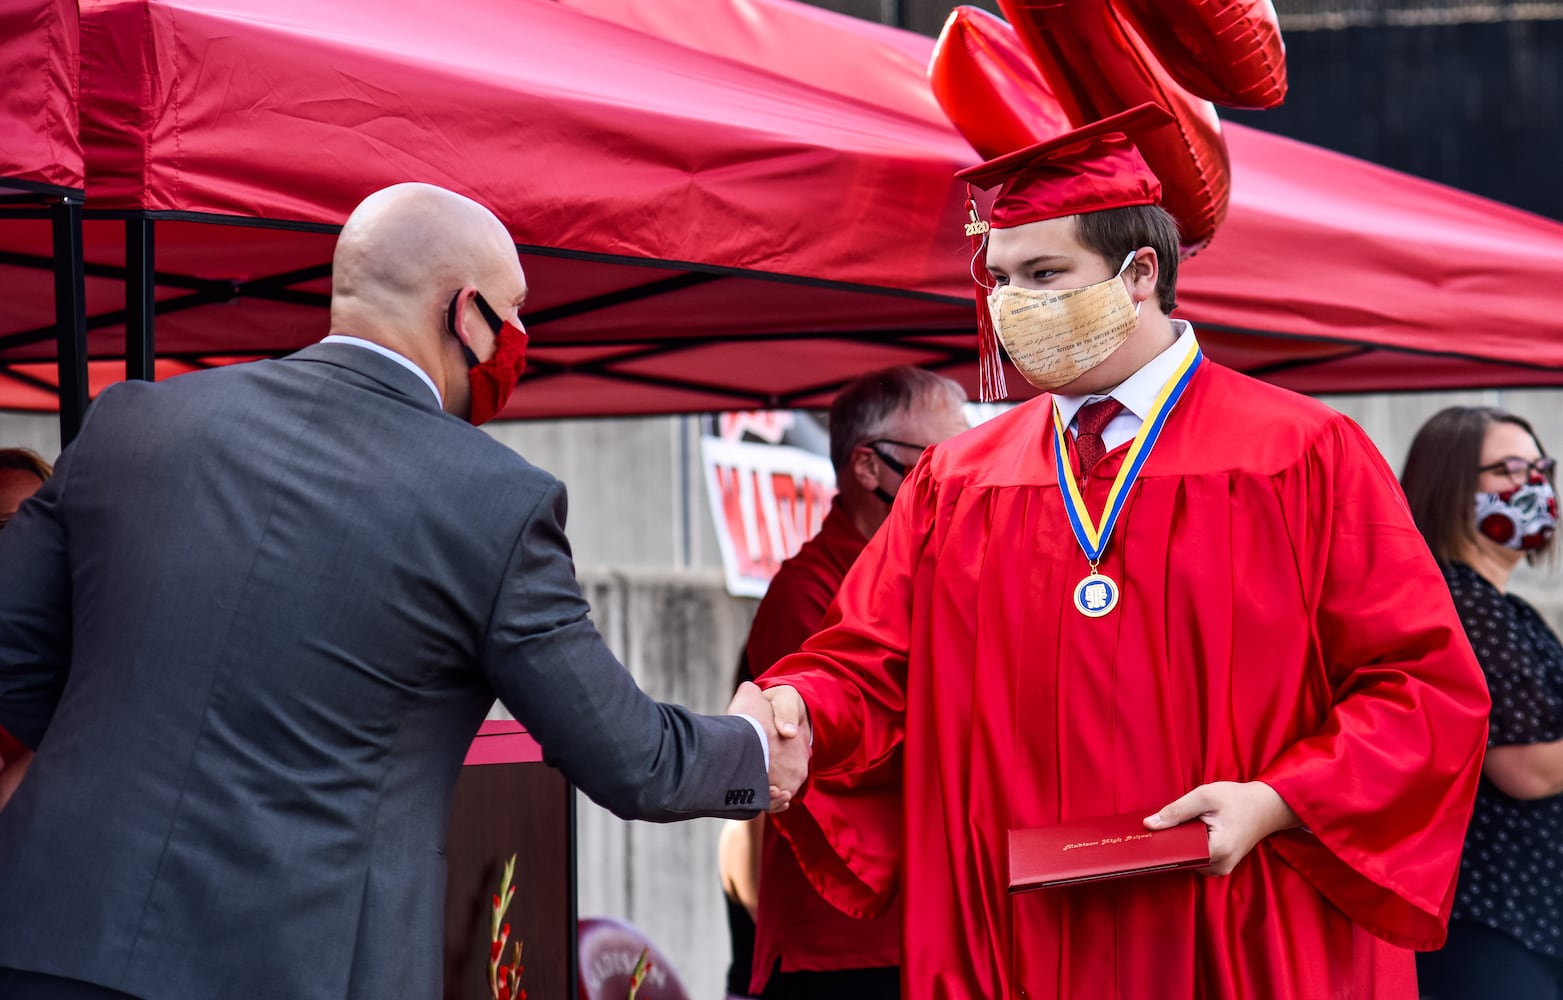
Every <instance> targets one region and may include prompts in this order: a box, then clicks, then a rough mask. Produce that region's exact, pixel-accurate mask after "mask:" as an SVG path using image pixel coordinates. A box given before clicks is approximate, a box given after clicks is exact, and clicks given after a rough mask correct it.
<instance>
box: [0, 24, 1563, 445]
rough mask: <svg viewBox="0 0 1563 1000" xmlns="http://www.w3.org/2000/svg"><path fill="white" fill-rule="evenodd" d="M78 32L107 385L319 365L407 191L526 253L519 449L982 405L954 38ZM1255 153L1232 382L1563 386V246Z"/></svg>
mask: <svg viewBox="0 0 1563 1000" xmlns="http://www.w3.org/2000/svg"><path fill="white" fill-rule="evenodd" d="M81 31H82V46H81V48H82V112H81V115H82V134H83V142H84V144H85V146H86V151H87V157H86V158H87V173H88V175H89V180H88V189H89V198H90V205H89V212H88V223H87V232H86V240H85V254H86V261H87V268H86V273H87V276H88V282H89V284H88V289H87V290H88V302H89V305H90V306H91V313H92V316H91V319H90V320H89V325H90V327H91V330H92V335H91V339H90V346H91V352H92V355H93V357H94V358H95V359H99V360H98V361H97V362H96V363H95V364H94V366H93V367H94V385H95V386H96V385H99V384H101V383H102V382H104V381H107V380H109V379H111V378H114V377H118V375H119V372H120V369H121V363H120V361H119V359H120V358H122V357H123V356H124V355H125V354H126V350H125V348H124V347H123V346H121V340H120V336H121V334H122V333H123V332H124V331H125V330H126V327H127V321H128V324H129V334H128V339H129V340H130V341H131V343H132V345H135V349H134V350H133V351H132V352H131V353H132V354H137V355H139V358H137V359H135V360H133V362H132V367H133V368H134V367H135V366H136V365H137V364H139V365H140V367H141V368H143V369H144V368H145V367H146V366H147V363H148V362H149V358H148V357H147V355H148V353H149V350H148V348H149V345H148V344H147V343H146V342H145V340H143V339H141V338H140V337H138V332H139V331H140V330H142V329H146V328H149V327H150V315H149V314H150V312H151V309H150V306H149V305H148V304H147V303H150V302H151V301H152V300H153V299H154V298H155V300H156V303H157V338H158V339H157V347H158V352H157V353H158V356H159V358H160V359H161V360H160V362H159V368H158V373H159V375H165V374H170V373H172V372H174V371H178V370H183V369H186V368H189V367H192V366H200V365H207V364H214V363H222V362H225V361H228V360H233V359H238V358H245V357H255V356H264V355H270V354H278V353H283V352H286V351H288V350H291V349H294V348H296V347H299V346H301V345H303V344H305V343H308V342H310V341H311V340H314V339H316V338H317V337H318V336H320V334H321V333H322V332H323V331H324V325H325V316H324V312H323V309H322V307H323V306H324V305H325V301H326V290H327V287H328V285H327V275H328V265H329V259H330V248H331V242H332V233H333V232H334V230H335V228H336V226H337V225H339V224H340V222H341V220H342V219H343V218H344V217H345V215H346V213H347V211H348V210H349V209H350V208H351V206H352V205H353V204H354V203H355V202H356V201H357V200H358V198H360V197H361V196H362V195H364V194H366V193H367V192H369V191H371V190H373V189H375V188H376V187H379V186H381V185H384V184H388V183H392V182H394V181H398V180H406V179H423V180H430V181H434V182H436V183H442V184H445V185H447V186H451V187H455V188H457V189H458V190H463V191H465V192H467V193H470V194H472V195H473V196H475V197H478V198H480V199H482V200H484V201H485V202H487V203H488V204H490V205H492V206H493V207H494V208H495V209H496V211H498V212H499V214H500V215H501V217H502V218H503V219H504V220H505V222H506V223H507V224H508V225H509V226H510V228H511V230H512V232H513V234H514V235H515V237H516V239H517V242H518V243H519V244H521V248H522V251H523V254H524V256H525V259H526V262H527V265H528V272H529V276H530V278H531V281H532V285H533V287H534V289H535V298H534V300H533V302H532V307H531V309H530V312H529V315H528V317H527V318H528V322H529V326H530V327H531V329H532V331H533V343H534V352H533V354H534V357H535V359H536V360H535V362H534V365H533V368H532V370H531V371H530V373H529V375H528V379H527V384H526V386H525V387H524V388H525V391H523V392H520V393H517V395H516V397H515V401H514V402H513V403H512V405H511V408H510V409H508V410H507V411H506V415H507V416H568V415H605V414H630V413H652V412H677V411H698V410H709V409H723V408H749V407H760V406H787V405H813V404H817V403H819V402H821V401H823V400H824V399H826V398H828V396H829V395H830V394H831V392H832V391H833V390H834V388H835V387H836V386H837V385H839V384H840V383H841V382H842V381H844V380H845V379H846V378H849V377H851V376H852V375H853V374H855V373H857V372H860V371H862V370H864V369H865V368H868V367H873V366H876V365H882V364H890V363H895V362H902V361H904V362H910V363H920V364H925V365H929V366H933V367H938V368H943V369H945V370H947V371H950V372H951V373H952V374H955V375H957V377H960V378H962V379H964V380H965V381H966V382H967V384H968V385H974V384H975V381H974V377H973V375H974V372H973V370H972V369H973V368H974V364H973V359H974V354H975V352H974V351H973V350H972V345H971V337H970V329H971V313H970V304H969V288H970V285H969V281H968V279H967V275H966V267H967V259H966V241H965V239H964V237H962V236H961V234H960V229H959V223H960V221H961V212H960V208H959V203H960V198H961V196H962V194H963V193H964V190H963V189H962V188H960V187H958V186H957V185H956V184H955V183H954V182H953V180H952V177H951V175H952V174H953V172H954V170H955V169H956V168H957V167H959V166H961V165H965V164H967V163H970V162H971V161H972V160H973V159H974V156H973V154H972V153H971V151H970V150H969V148H967V146H966V145H965V143H964V141H963V140H961V139H960V138H959V137H958V136H957V135H956V134H955V133H954V131H953V130H952V129H950V127H949V126H948V125H947V124H946V123H945V121H944V119H943V116H942V114H941V113H940V112H939V110H938V108H937V106H936V105H935V104H934V102H933V100H932V98H931V96H930V95H929V92H928V88H927V85H926V82H925V80H924V76H923V67H924V65H925V63H926V60H927V57H928V54H929V52H930V50H931V45H932V43H931V42H930V41H929V40H927V39H925V38H921V37H919V36H915V35H910V34H907V33H905V32H898V31H895V30H893V29H888V28H883V27H881V26H878V25H873V24H868V23H866V22H861V21H857V20H854V19H851V18H845V17H841V16H838V15H834V14H830V13H827V12H824V11H820V10H817V9H814V8H810V7H806V6H803V5H800V4H795V3H791V2H788V0H731V2H728V0H724V2H701V3H695V4H672V3H665V2H653V0H569V2H567V3H554V2H547V0H472V2H469V3H466V4H463V5H462V6H461V8H460V10H459V16H456V12H455V11H453V9H452V8H450V7H449V5H444V4H439V3H435V2H434V0H410V2H408V3H404V4H400V5H398V8H397V14H396V17H394V18H391V17H387V16H385V15H384V14H383V12H382V11H381V10H380V9H379V8H377V7H373V6H369V5H352V4H314V3H311V4H306V3H304V2H303V0H154V2H149V0H87V2H84V3H83V5H82V27H81ZM1228 133H1229V137H1230V142H1231V146H1232V153H1233V161H1234V168H1233V169H1234V193H1233V204H1232V208H1231V212H1230V215H1229V218H1228V221H1227V223H1226V226H1225V228H1224V229H1223V230H1222V231H1221V233H1220V234H1218V236H1217V238H1216V240H1215V242H1214V244H1213V245H1212V246H1211V248H1210V249H1209V250H1208V251H1206V252H1205V253H1204V254H1202V255H1201V256H1200V257H1198V258H1195V259H1194V260H1193V261H1191V262H1189V263H1188V265H1187V268H1186V271H1185V276H1184V278H1183V280H1182V282H1181V292H1182V295H1181V298H1182V299H1183V301H1184V303H1185V310H1184V314H1185V315H1187V316H1188V317H1189V318H1190V319H1193V320H1194V321H1195V322H1196V323H1198V324H1199V325H1200V326H1201V329H1202V330H1203V331H1204V336H1203V339H1204V341H1205V343H1206V344H1207V347H1208V349H1209V350H1210V353H1211V354H1212V355H1213V356H1215V357H1217V358H1218V359H1221V360H1223V361H1225V362H1227V363H1229V364H1233V365H1234V366H1236V367H1239V368H1242V369H1245V370H1249V371H1254V372H1256V373H1259V374H1261V375H1264V376H1265V377H1267V378H1270V379H1272V380H1274V381H1277V382H1281V383H1283V384H1287V385H1291V386H1294V387H1298V388H1303V389H1308V390H1313V391H1319V390H1325V389H1334V390H1369V389H1399V388H1414V387H1427V386H1441V385H1448V386H1456V385H1459V386H1472V385H1550V384H1558V383H1559V382H1560V381H1563V343H1560V342H1559V339H1558V338H1557V337H1556V336H1555V334H1556V333H1557V329H1556V326H1555V321H1554V320H1553V319H1552V317H1553V316H1554V315H1555V314H1556V313H1557V308H1556V306H1557V302H1556V296H1557V293H1555V292H1554V291H1553V290H1552V289H1553V288H1554V287H1555V286H1556V282H1555V280H1554V276H1555V274H1556V273H1557V271H1558V268H1559V264H1560V263H1563V226H1559V225H1558V224H1556V223H1553V222H1549V221H1547V220H1544V219H1540V218H1537V217H1534V216H1528V215H1525V214H1523V213H1520V212H1517V211H1514V210H1510V209H1507V208H1504V207H1502V206H1499V205H1495V204H1493V203H1491V202H1487V201H1483V200H1481V199H1477V198H1474V197H1472V196H1469V195H1465V194H1462V193H1460V192H1456V191H1452V190H1450V189H1448V188H1444V187H1440V186H1438V185H1434V184H1430V183H1427V182H1423V181H1418V180H1415V179H1413V178H1408V177H1405V176H1403V175H1398V174H1394V173H1391V172H1389V171H1385V170H1382V169H1380V168H1377V167H1373V166H1371V165H1368V164H1364V163H1361V162H1358V161H1354V160H1350V159H1348V158H1346V157H1341V156H1336V155H1333V154H1329V153H1325V152H1323V151H1321V150H1317V149H1314V148H1312V147H1308V146H1304V145H1301V144H1297V143H1292V142H1288V141H1286V140H1281V139H1276V138H1273V137H1269V136H1265V135H1263V134H1260V133H1255V132H1252V131H1250V130H1245V129H1242V128H1240V127H1237V126H1229V128H1228ZM154 225H155V231H156V237H157V244H156V265H157V266H156V274H155V281H154V280H153V274H152V270H151V265H152V258H153V254H152V249H153V248H152V241H151V236H152V232H153V227H154ZM127 237H128V238H127ZM50 266H52V258H51V255H50V253H49V251H48V229H47V226H46V225H45V224H44V223H43V222H42V221H41V220H38V221H35V222H34V223H33V224H32V225H31V226H30V225H29V224H28V220H25V219H23V220H14V219H13V220H11V221H10V222H8V223H7V225H6V226H5V227H0V282H3V283H4V284H5V287H6V288H7V292H8V294H7V296H6V298H7V300H8V301H10V302H11V303H12V305H11V306H10V308H8V309H6V310H4V311H3V312H0V406H9V407H27V408H47V407H50V406H52V405H53V404H54V399H53V393H52V391H47V390H51V389H52V386H53V384H54V379H53V368H54V365H53V361H52V359H53V350H54V349H53V346H52V344H51V337H52V327H49V326H48V325H47V293H46V291H45V290H44V289H45V288H46V287H47V286H46V285H44V284H43V283H41V282H40V281H38V279H37V275H38V272H37V271H36V270H33V269H35V268H47V267H50ZM127 275H128V276H129V278H130V279H131V280H129V281H128V282H127V281H126V278H127ZM127 284H128V287H129V289H130V291H131V293H132V294H131V298H130V300H129V301H130V303H131V305H130V307H129V308H126V307H125V306H126V301H127V299H126V296H125V290H126V286H127ZM138 292H139V293H141V294H143V295H144V296H145V300H146V301H145V303H143V302H141V301H138V300H137V293H138ZM1018 381H1019V380H1012V383H1016V382H1018Z"/></svg>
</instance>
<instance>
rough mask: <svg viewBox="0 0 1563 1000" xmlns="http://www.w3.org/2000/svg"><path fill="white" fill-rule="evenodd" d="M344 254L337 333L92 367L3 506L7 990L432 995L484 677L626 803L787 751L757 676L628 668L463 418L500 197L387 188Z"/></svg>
mask: <svg viewBox="0 0 1563 1000" xmlns="http://www.w3.org/2000/svg"><path fill="white" fill-rule="evenodd" d="M332 268H333V270H332V301H331V331H332V334H331V336H329V337H327V338H326V340H325V341H324V342H323V343H320V344H317V345H315V346H312V347H308V348H306V349H304V350H303V351H300V352H299V353H297V354H295V355H293V356H291V357H289V358H285V359H282V360H280V361H265V362H259V363H256V364H249V365H238V366H234V367H231V368H225V369H220V370H215V371H211V372H203V373H199V374H194V375H188V376H184V377H180V378H177V379H172V380H170V381H168V382H165V383H159V384H155V385H154V384H149V383H126V384H123V385H119V386H115V387H113V388H111V389H109V390H108V391H106V392H105V393H104V394H103V395H102V396H101V397H100V398H99V399H98V401H97V402H96V403H95V404H94V406H93V408H92V410H91V412H90V413H89V415H88V418H87V421H86V424H85V426H84V428H83V430H82V432H81V435H80V436H79V437H78V438H77V439H76V441H75V442H74V443H73V444H72V445H71V447H70V448H69V449H67V451H66V452H65V454H64V455H63V456H62V457H61V459H60V463H59V468H58V470H57V471H56V473H55V475H54V477H53V478H52V479H51V480H50V481H49V482H48V483H47V484H45V486H44V487H43V488H42V489H41V490H40V491H39V492H38V494H37V495H36V496H35V497H34V498H33V499H32V500H31V501H30V502H29V503H27V504H26V505H24V506H23V508H22V509H21V511H20V513H19V514H18V516H17V518H16V520H15V521H13V522H12V523H11V525H10V526H9V527H7V528H6V529H5V531H4V533H3V534H0V565H4V566H5V567H6V572H5V573H4V574H3V576H0V725H3V726H4V727H5V728H7V729H8V730H10V731H11V732H12V733H13V734H14V735H16V736H17V737H18V738H19V739H21V740H22V741H24V742H25V743H28V744H29V745H32V746H35V747H36V748H37V756H36V758H35V759H34V761H33V765H32V768H31V770H30V772H29V774H28V776H27V780H26V781H24V782H23V783H22V785H21V787H20V788H19V789H18V791H17V794H16V796H15V798H13V799H12V801H11V803H10V805H9V806H8V807H7V808H6V809H5V810H4V812H0V886H4V891H3V892H0V995H4V996H5V997H7V998H8V1000H28V998H40V997H82V998H87V997H123V996H127V995H128V996H134V997H142V998H146V1000H162V998H169V1000H187V998H193V997H225V998H229V1000H236V998H256V1000H260V998H265V1000H273V998H279V997H287V998H291V1000H307V998H318V1000H328V998H329V1000H342V998H370V997H373V998H380V997H408V998H422V1000H433V998H435V997H437V996H438V995H439V992H440V983H441V966H442V944H441V943H442V934H441V932H440V927H441V920H442V914H443V908H444V895H445V892H444V886H445V871H444V857H443V847H444V842H445V824H446V820H447V816H448V814H449V808H450V796H451V791H452V789H453V787H454V785H455V782H456V777H457V774H458V773H459V771H460V768H461V764H462V759H463V756H464V753H465V751H466V748H467V746H468V744H469V742H470V741H471V738H472V736H473V734H474V733H475V732H476V730H477V727H478V725H479V723H480V722H481V721H482V719H483V718H484V716H485V714H486V713H487V711H488V709H489V706H490V705H491V704H492V702H493V700H494V698H495V697H496V696H497V697H498V698H499V699H500V700H501V701H503V702H504V704H505V705H506V706H507V707H508V708H509V709H510V710H511V711H512V712H513V713H514V714H515V716H516V717H517V718H518V719H519V720H520V721H521V722H523V723H524V724H525V725H526V726H527V728H528V729H529V730H530V731H531V732H532V734H533V735H534V736H535V737H536V738H537V740H538V742H539V743H540V744H541V745H542V747H543V752H544V754H545V756H546V758H547V759H548V760H549V761H550V762H551V763H554V764H556V765H557V766H559V767H560V768H561V769H563V770H564V772H565V773H566V774H567V775H568V776H569V778H570V780H571V781H573V782H575V783H576V784H577V785H579V786H580V787H581V788H582V789H583V790H585V791H586V792H587V794H589V795H591V796H592V797H593V798H594V799H596V800H597V801H598V802H601V803H603V804H604V805H605V806H607V807H608V808H610V809H612V810H613V811H615V812H616V813H618V814H619V815H621V816H624V817H627V818H642V819H656V820H673V819H680V818H684V817H689V816H696V815H728V816H733V815H752V814H753V812H754V811H755V810H756V809H758V808H763V807H765V806H767V804H769V805H771V806H773V807H779V806H784V805H785V803H786V801H787V798H788V796H789V793H790V792H791V791H793V790H795V789H796V784H797V782H799V781H801V779H802V773H803V762H804V754H805V752H806V751H805V750H804V748H803V746H802V744H801V743H800V742H799V741H798V740H795V739H794V740H791V741H788V743H789V745H784V744H783V741H781V740H779V739H777V738H776V734H775V730H774V727H773V726H770V722H771V716H770V713H769V706H768V705H767V704H766V701H765V699H764V698H763V697H762V696H761V695H760V693H759V691H758V689H756V688H754V687H753V686H752V685H750V686H748V687H747V688H746V689H744V690H741V691H740V692H739V694H738V696H737V697H736V698H735V699H734V706H733V707H734V710H736V711H742V712H746V713H748V714H749V715H750V716H751V718H748V719H744V718H732V717H728V718H719V717H718V718H708V717H704V716H698V715H694V714H692V713H690V712H688V711H686V710H684V709H681V708H677V707H674V706H669V705H661V704H658V703H656V702H654V701H652V700H651V699H650V698H648V697H646V696H645V695H644V694H643V693H642V692H641V691H640V690H639V689H638V688H637V687H636V686H635V684H634V682H633V681H632V680H631V679H630V676H629V674H628V673H626V672H625V671H624V670H623V668H622V667H621V666H620V665H619V664H618V663H617V661H615V659H614V658H613V656H612V655H611V654H610V653H609V652H608V650H607V648H606V647H605V646H604V644H603V641H602V639H601V637H600V636H599V635H598V634H597V631H596V630H595V629H594V628H593V627H592V625H591V623H590V622H589V621H588V620H587V606H586V603H585V601H584V600H583V598H582V597H581V593H580V590H579V588H578V587H577V585H576V581H575V576H574V568H573V566H572V563H571V558H570V550H569V546H568V543H567V541H566V539H565V536H564V529H563V524H564V513H565V503H564V490H563V488H562V486H561V485H560V484H559V483H558V482H557V481H556V480H554V479H553V478H552V477H551V476H549V475H548V474H546V473H544V472H542V471H541V470H538V469H536V468H533V467H532V466H530V465H528V464H527V463H526V462H525V461H524V460H522V459H521V458H520V457H519V456H518V455H516V454H515V453H513V452H511V451H510V450H509V449H507V448H505V447H503V446H502V445H500V444H498V443H497V442H495V441H494V440H493V439H492V438H490V437H488V436H487V435H485V434H483V433H482V432H480V431H478V430H476V429H475V428H474V427H473V426H472V425H471V424H472V423H473V422H481V421H483V420H485V419H487V418H489V417H491V416H493V415H494V414H495V413H497V412H499V410H500V409H501V408H502V407H503V405H504V403H505V399H506V397H507V396H508V395H509V393H510V390H511V389H512V388H513V387H514V385H515V382H516V379H517V377H518V376H519V375H520V374H521V369H522V366H523V364H524V359H525V347H526V333H525V331H524V330H523V328H522V327H521V325H520V320H519V318H518V311H519V309H520V308H521V305H522V302H523V301H524V300H525V298H526V294H527V286H526V279H525V276H524V275H523V273H522V270H521V266H520V263H519V261H518V260H517V258H516V251H515V246H514V244H513V243H512V241H511V239H510V236H509V234H508V233H507V232H506V230H505V227H504V226H503V225H502V224H501V223H500V222H499V220H498V219H496V218H495V217H494V216H493V215H492V214H491V213H490V212H488V211H487V210H486V209H484V208H483V207H482V206H480V205H478V204H477V203H476V202H473V201H470V200H468V199H466V198H462V197H460V196H457V195H455V194H452V193H451V192H449V191H444V190H442V189H439V188H434V187H430V186H427V185H417V184H409V185H398V186H396V187H392V188H388V189H386V190H383V191H380V192H377V193H376V194H373V195H371V196H370V197H369V198H368V199H366V200H365V201H364V202H363V203H362V204H361V205H360V206H359V207H358V208H357V209H356V210H354V212H353V213H352V215H351V216H350V217H349V218H348V220H347V223H346V225H345V226H344V227H343V230H342V234H341V236H340V238H339V240H338V242H337V247H336V253H335V257H334V260H333V265H332ZM463 418H466V419H463ZM758 720H763V721H764V723H765V724H766V725H767V726H770V728H769V731H768V732H767V730H766V729H764V728H762V724H761V721H758ZM768 739H769V741H770V744H771V745H770V746H769V747H767V740H768ZM767 758H769V763H770V765H771V766H772V767H773V768H775V772H774V773H775V775H776V777H777V780H779V781H782V782H783V783H784V784H785V785H786V787H785V788H783V789H778V790H776V791H775V792H773V794H772V795H771V796H770V797H769V798H768V796H767V785H766V781H767ZM735 803H742V804H743V805H744V806H747V808H735V807H734V804H735ZM751 803H752V804H751ZM6 969H10V970H12V971H9V972H7V971H3V970H6Z"/></svg>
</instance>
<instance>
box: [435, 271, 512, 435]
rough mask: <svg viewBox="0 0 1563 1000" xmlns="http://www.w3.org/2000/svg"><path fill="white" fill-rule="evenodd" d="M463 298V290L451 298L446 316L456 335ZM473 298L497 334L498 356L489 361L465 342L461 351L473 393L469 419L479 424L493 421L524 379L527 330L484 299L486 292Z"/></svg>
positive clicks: (496, 354)
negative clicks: (504, 317)
mask: <svg viewBox="0 0 1563 1000" xmlns="http://www.w3.org/2000/svg"><path fill="white" fill-rule="evenodd" d="M460 301H461V293H460V292H457V293H456V295H455V297H454V298H452V299H451V300H450V312H449V315H447V316H446V319H445V322H446V325H447V326H449V327H450V332H451V334H452V336H454V335H455V333H456V308H457V304H458V303H459V302H460ZM473 301H474V302H475V303H477V307H478V312H480V313H482V314H483V322H485V323H487V324H488V328H489V329H490V330H492V331H493V333H494V356H493V357H491V358H489V359H488V360H487V361H479V360H478V356H477V355H476V354H474V353H472V348H470V347H468V346H467V345H466V344H465V343H462V344H461V353H462V354H464V355H466V357H467V385H468V387H469V389H470V392H471V396H472V410H471V412H470V414H469V415H468V417H467V421H468V422H469V423H470V424H472V426H474V427H477V426H479V425H481V424H486V423H488V422H489V421H490V420H493V419H494V417H496V416H497V415H498V414H499V411H500V410H503V409H504V408H505V403H507V402H508V401H509V400H510V394H511V393H512V392H514V391H515V388H516V383H517V382H519V381H520V380H521V373H522V372H524V371H526V344H527V333H526V328H525V327H522V326H521V325H520V324H519V323H517V324H516V325H514V326H512V325H511V324H509V323H506V322H505V321H504V319H502V318H501V317H500V315H499V313H497V312H495V311H494V307H493V306H490V305H489V304H488V300H486V299H485V298H483V293H482V292H478V293H476V294H475V295H474V296H473ZM458 342H460V338H458Z"/></svg>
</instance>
